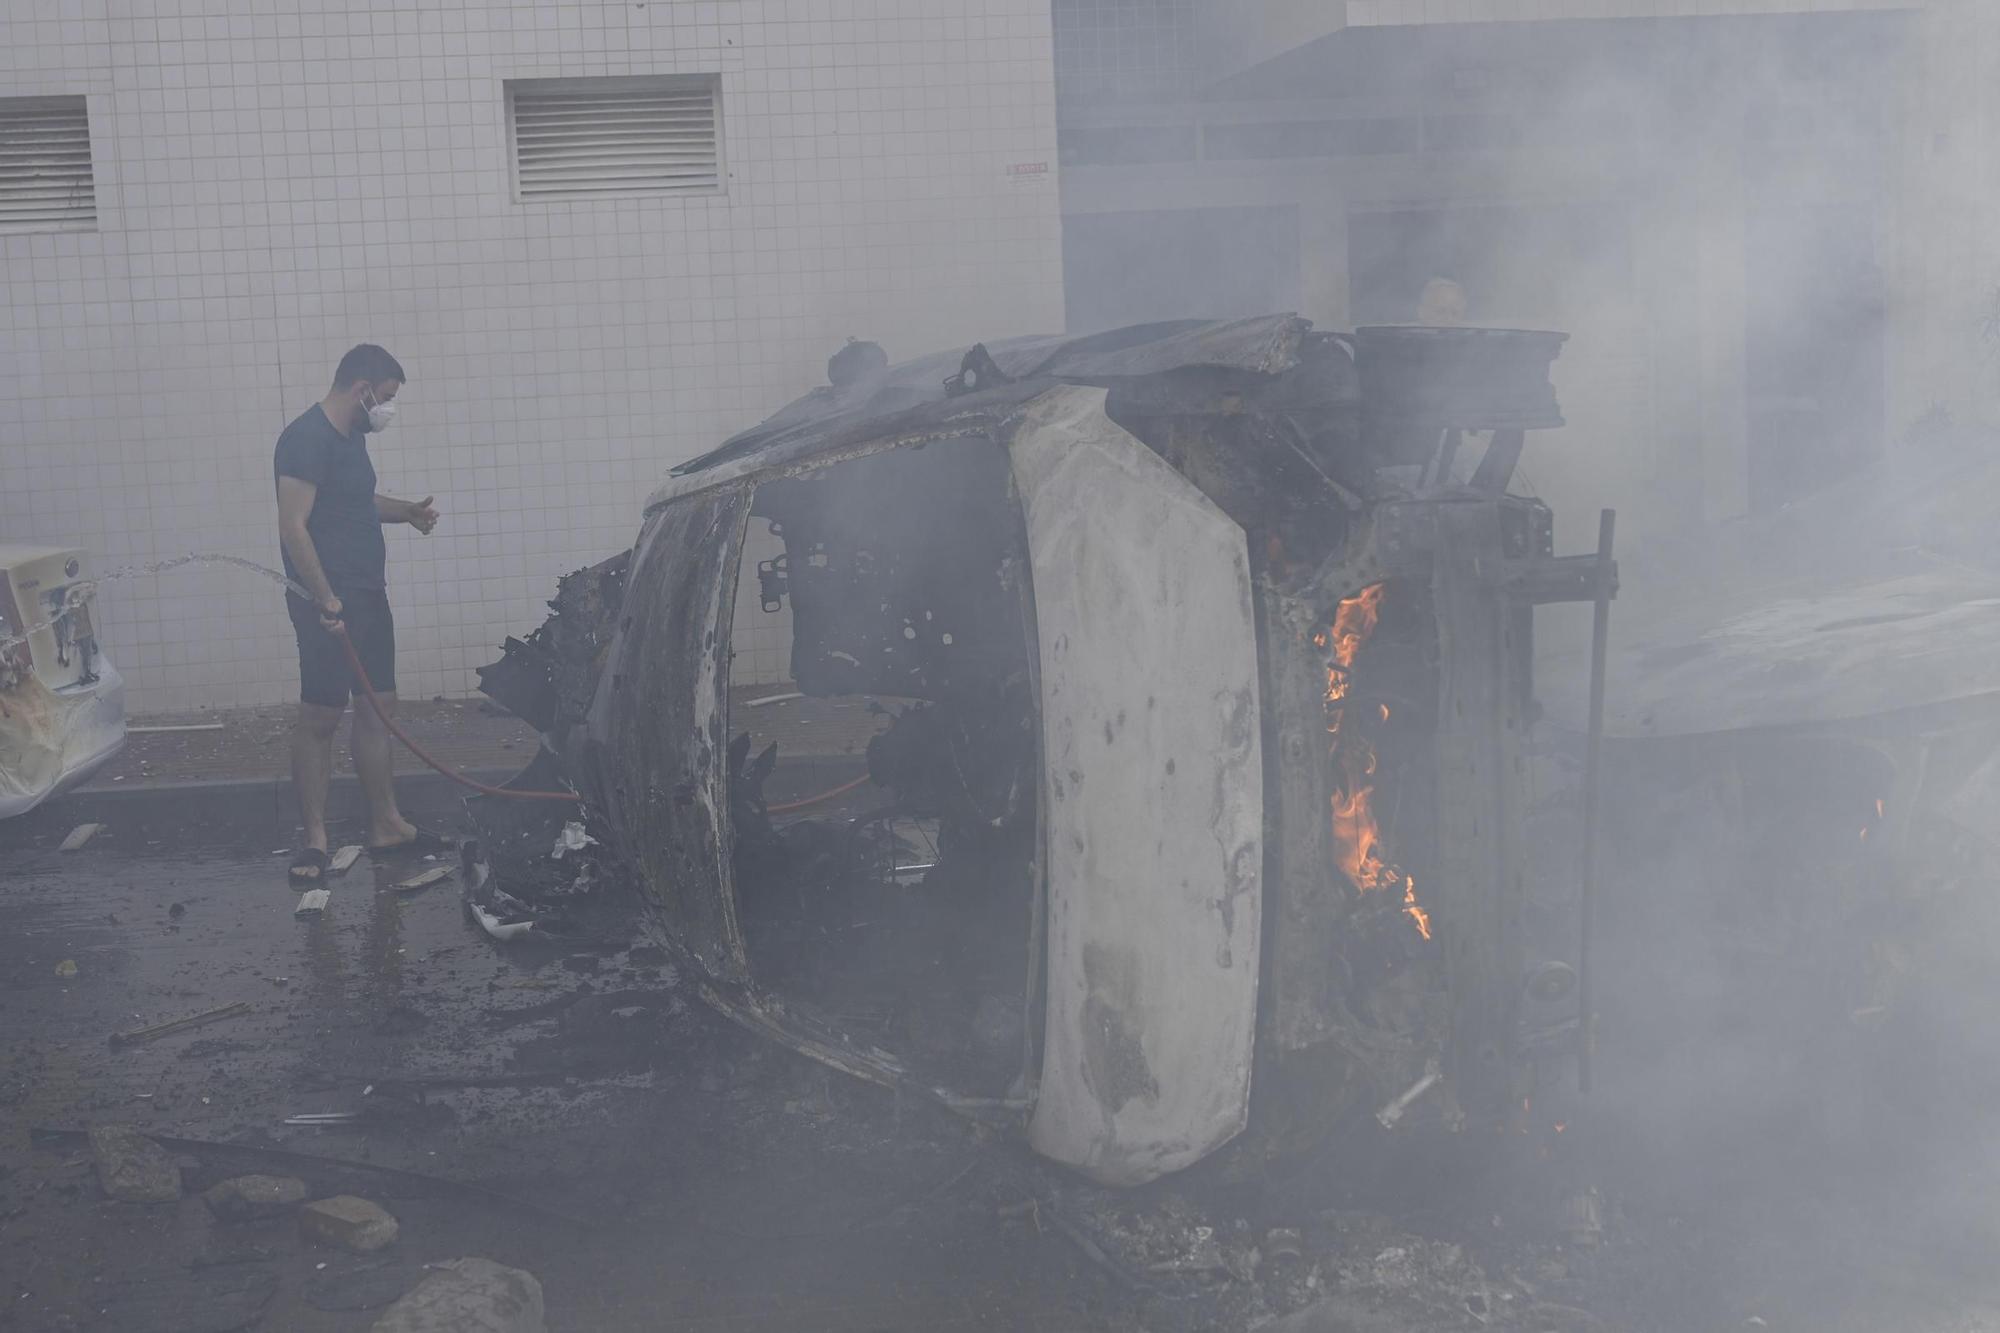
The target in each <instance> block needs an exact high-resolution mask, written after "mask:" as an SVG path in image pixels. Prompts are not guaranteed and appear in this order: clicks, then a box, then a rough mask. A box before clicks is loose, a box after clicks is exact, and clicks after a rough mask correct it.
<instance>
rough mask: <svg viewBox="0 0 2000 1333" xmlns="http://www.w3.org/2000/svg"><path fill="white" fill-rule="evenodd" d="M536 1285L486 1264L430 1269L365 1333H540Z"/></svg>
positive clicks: (463, 1262)
mask: <svg viewBox="0 0 2000 1333" xmlns="http://www.w3.org/2000/svg"><path fill="white" fill-rule="evenodd" d="M546 1327H547V1325H545V1324H544V1323H543V1322H542V1284H541V1283H539V1282H537V1281H536V1280H535V1277H534V1275H533V1274H532V1273H525V1272H522V1271H521V1270H520V1269H518V1268H508V1267H506V1266H505V1265H504V1264H496V1263H494V1262H493V1261H492V1260H491V1259H453V1260H450V1261H448V1262H446V1263H441V1264H438V1265H436V1266H435V1268H434V1270H433V1271H432V1273H431V1275H430V1276H429V1277H427V1278H425V1279H424V1280H423V1281H422V1282H420V1283H418V1284H417V1288H416V1290H415V1291H412V1292H411V1293H410V1294H409V1295H407V1296H405V1297H403V1298H402V1299H401V1300H399V1301H397V1302H396V1303H395V1304H394V1305H392V1306H390V1307H389V1308H388V1309H387V1310H385V1311H384V1312H383V1314H382V1317H381V1318H380V1319H378V1320H376V1321H375V1327H374V1329H373V1330H371V1333H545V1329H546Z"/></svg>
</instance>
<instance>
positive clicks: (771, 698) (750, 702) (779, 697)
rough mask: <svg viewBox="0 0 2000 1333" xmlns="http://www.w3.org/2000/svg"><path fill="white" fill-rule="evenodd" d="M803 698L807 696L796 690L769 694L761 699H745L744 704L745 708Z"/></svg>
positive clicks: (760, 706)
mask: <svg viewBox="0 0 2000 1333" xmlns="http://www.w3.org/2000/svg"><path fill="white" fill-rule="evenodd" d="M803 698H805V695H803V694H800V693H798V692H797V691H796V690H795V691H793V692H792V693H790V694H767V695H765V696H764V697H763V698H761V699H745V700H744V701H743V706H744V707H745V708H762V707H763V706H764V705H765V704H784V703H790V702H791V701H792V700H794V699H803Z"/></svg>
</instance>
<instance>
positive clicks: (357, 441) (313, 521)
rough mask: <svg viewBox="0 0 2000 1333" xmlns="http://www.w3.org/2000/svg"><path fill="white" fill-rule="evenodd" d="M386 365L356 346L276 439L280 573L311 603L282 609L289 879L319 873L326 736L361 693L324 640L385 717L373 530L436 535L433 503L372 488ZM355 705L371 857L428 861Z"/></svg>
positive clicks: (362, 704) (392, 365)
mask: <svg viewBox="0 0 2000 1333" xmlns="http://www.w3.org/2000/svg"><path fill="white" fill-rule="evenodd" d="M403 380H404V375H403V368H402V366H401V365H399V364H397V362H396V358H395V357H393V356H390V355H389V354H388V353H387V352H386V351H384V350H383V349H381V348H380V347H377V346H375V345H374V344H372V343H363V344H362V345H361V346H359V347H356V348H355V349H354V350H353V351H351V352H349V353H348V354H347V355H346V356H344V357H342V358H341V359H340V368H339V369H338V370H336V371H335V372H334V376H333V388H332V390H330V391H329V392H328V393H327V395H326V397H325V398H324V399H322V400H321V401H320V402H318V403H315V404H314V405H313V406H311V407H309V408H307V409H306V411H305V412H304V413H303V414H302V415H301V416H300V417H299V418H298V420H296V421H294V422H293V423H292V424H291V425H289V426H287V427H285V433H284V434H282V435H280V436H279V437H278V448H277V452H276V456H275V458H274V459H273V463H272V473H273V475H274V477H275V478H276V481H277V488H278V537H279V541H280V543H281V544H282V545H283V547H284V553H285V573H286V574H288V575H290V576H291V578H292V580H293V581H294V582H296V583H301V584H304V585H305V587H306V588H307V589H308V590H309V591H310V592H311V593H312V595H313V599H314V603H315V604H314V605H311V606H308V605H306V604H305V603H304V602H302V601H300V600H299V598H298V596H297V595H296V594H292V595H289V596H287V597H286V599H285V601H286V604H287V606H288V607H289V609H290V611H291V615H292V628H293V629H294V630H295V631H296V632H297V634H298V641H299V716H298V722H297V723H296V725H295V726H294V727H293V729H292V785H293V786H294V787H295V788H296V789H297V790H298V794H299V810H300V813H301V814H302V815H303V816H304V818H305V846H304V847H303V848H302V849H301V850H300V852H299V854H298V855H297V856H296V857H295V858H294V859H293V861H292V867H291V877H292V878H293V879H294V880H301V881H317V880H318V879H320V878H321V877H322V876H323V875H324V874H325V872H326V868H327V854H326V849H327V843H326V794H327V787H328V785H329V784H330V782H331V781H332V777H333V733H334V731H335V730H336V729H337V728H338V727H339V725H340V715H341V714H342V713H343V712H345V711H346V710H347V704H348V700H349V698H350V697H354V696H359V695H360V694H361V692H362V684H361V682H360V680H358V679H357V678H356V677H355V674H354V669H353V667H352V666H351V665H349V663H348V660H347V654H346V652H345V651H344V650H343V649H342V647H341V645H340V641H339V640H338V639H337V638H335V637H334V632H335V631H336V630H342V629H344V630H345V632H346V635H347V638H348V641H349V642H350V643H352V644H353V645H354V652H355V655H356V656H357V657H358V658H360V660H361V666H362V669H363V670H364V671H366V672H367V673H368V680H369V682H370V683H372V684H373V685H374V687H375V693H376V696H377V697H378V698H379V699H380V700H381V701H382V707H383V711H385V712H393V711H394V710H395V707H396V626H395V622H394V620H393V619H392V618H391V616H390V614H389V595H388V591H387V588H388V581H387V579H386V577H385V565H386V563H387V555H388V552H387V547H386V546H385V544H384V542H383V540H382V526H383V525H384V524H387V523H407V524H409V525H410V526H411V527H413V528H415V529H416V530H417V531H418V532H421V533H425V534H429V532H430V530H431V529H432V528H433V527H435V526H436V525H437V518H438V516H437V510H435V509H433V508H432V507H431V498H430V497H429V496H425V497H424V498H423V499H421V500H397V499H393V498H391V497H390V496H387V495H381V494H378V493H377V492H376V490H375V465H374V464H373V463H372V462H370V461H369V458H368V436H369V435H370V434H375V433H380V432H381V431H383V430H386V429H388V426H389V423H390V422H391V421H392V420H394V419H395V415H396V394H397V392H398V391H399V390H400V389H401V388H402V387H403ZM354 702H355V707H354V731H353V736H352V744H353V749H354V772H355V775H356V776H357V777H359V778H360V779H361V793H362V795H363V797H365V798H366V800H367V802H368V835H367V843H368V848H369V850H370V851H374V852H386V851H396V850H405V849H413V850H425V851H435V850H438V848H439V847H441V846H442V844H441V842H440V841H439V840H438V839H437V837H436V836H435V835H433V834H429V833H425V832H423V831H422V830H420V829H418V828H417V827H416V826H415V825H414V824H412V823H410V821H409V820H407V819H405V818H403V813H402V811H400V810H398V809H397V808H396V790H395V785H394V783H393V781H392V777H391V774H392V769H391V759H390V751H389V732H388V729H387V728H386V727H384V726H383V725H382V720H381V719H380V718H378V717H376V716H375V714H374V712H373V711H372V710H371V709H370V708H369V707H368V705H367V702H366V700H364V699H361V698H358V697H356V698H355V700H354Z"/></svg>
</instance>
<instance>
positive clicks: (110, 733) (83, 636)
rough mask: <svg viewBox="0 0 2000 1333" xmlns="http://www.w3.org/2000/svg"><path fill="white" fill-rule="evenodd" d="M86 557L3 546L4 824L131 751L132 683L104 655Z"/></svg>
mask: <svg viewBox="0 0 2000 1333" xmlns="http://www.w3.org/2000/svg"><path fill="white" fill-rule="evenodd" d="M91 602H92V597H91V588H90V583H89V578H88V576H87V574H86V573H85V563H84V553H83V552H82V551H78V550H70V549H65V548H63V547H57V546H21V545H4V544H0V819H9V818H12V817H13V816H15V815H22V814H26V813H27V812H28V811H30V810H32V809H34V808H35V807H36V806H38V805H40V804H41V803H42V802H43V801H46V800H48V799H49V798H50V797H51V796H57V795H60V794H61V793H63V792H65V791H68V790H69V789H70V788H71V787H74V786H76V785H77V784H78V783H80V782H83V781H85V780H87V779H88V778H89V777H90V775H91V774H93V773H95V772H96V771H97V770H98V769H99V768H101V767H102V766H103V765H104V763H105V761H106V760H108V759H110V758H111V756H112V755H114V754H117V753H118V751H119V749H120V748H121V747H123V746H124V744H125V681H124V678H123V677H121V676H120V675H119V674H118V672H117V670H116V669H115V668H113V667H112V665H111V663H110V661H109V660H108V659H106V658H105V656H104V654H103V653H101V652H100V651H99V650H98V647H97V627H96V622H95V620H94V618H93V616H92V614H91V612H92V607H91Z"/></svg>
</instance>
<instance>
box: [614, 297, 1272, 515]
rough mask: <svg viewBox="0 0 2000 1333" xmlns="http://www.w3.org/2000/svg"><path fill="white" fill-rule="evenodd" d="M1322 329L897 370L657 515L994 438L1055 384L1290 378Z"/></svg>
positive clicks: (777, 432) (997, 352)
mask: <svg viewBox="0 0 2000 1333" xmlns="http://www.w3.org/2000/svg"><path fill="white" fill-rule="evenodd" d="M1311 328H1312V324H1311V322H1310V321H1309V320H1305V319H1301V318H1300V317H1299V316H1297V315H1292V314H1279V315H1260V316H1257V317H1255V318H1250V319H1235V320H1176V321H1172V322H1169V323H1163V324H1141V325H1137V326H1134V327H1132V328H1124V329H1115V330H1112V331H1111V332H1108V333H1096V334H1087V335H1083V336H1073V335H1066V334H1065V335H1043V336H1032V337H1023V338H1009V339H1005V340H1003V341H998V342H993V343H984V344H980V345H978V346H976V347H974V348H971V349H968V350H966V351H954V352H940V353H933V354H931V355H929V356H922V357H918V358H916V359H915V360H911V361H905V362H902V363H901V364H899V365H895V366H891V367H889V369H888V371H887V372H886V374H885V375H884V376H883V377H882V378H880V379H879V380H876V381H875V382H874V383H872V384H870V385H869V386H868V389H867V392H866V393H865V394H856V393H852V392H843V391H842V390H839V389H836V388H834V387H832V386H822V387H820V388H817V389H814V390H813V391H812V392H811V393H808V394H806V395H805V396H804V397H802V398H798V399H796V400H794V401H793V402H791V403H789V404H787V405H786V406H785V407H784V408H782V409H781V410H779V411H778V412H777V413H775V414H774V415H772V416H771V417H769V418H767V419H766V420H764V421H762V422H760V423H759V424H758V425H756V426H753V427H751V428H750V429H749V430H746V431H743V432H741V433H740V434H738V435H735V436H732V437H731V438H730V439H728V440H726V441H724V442H723V444H722V445H720V446H719V447H717V448H715V449H712V450H710V451H709V452H708V453H705V454H703V455H701V456H700V457H699V458H694V459H691V460H689V461H688V462H686V463H683V464H681V465H680V466H679V467H677V468H675V469H673V472H672V474H671V475H670V477H669V478H668V480H667V481H666V483H665V484H663V485H662V486H661V487H660V488H659V489H658V490H657V491H655V492H654V493H653V495H652V497H651V498H650V499H649V500H648V501H647V508H648V509H649V510H650V509H653V508H656V507H658V506H659V505H661V504H663V503H665V502H666V501H668V500H671V499H673V498H674V497H675V496H678V495H685V494H688V493H690V492H693V491H698V490H703V489H706V488H707V487H708V486H710V485H713V484H716V483H717V482H719V481H722V480H724V479H726V478H728V477H735V476H741V475H744V474H746V473H750V472H759V471H765V470H769V469H773V468H781V467H786V466H790V465H793V464H797V463H803V462H808V461H810V460H813V459H815V458H820V457H825V456H832V455H837V454H839V453H840V452H841V451H842V450H843V449H845V448H848V447H852V446H858V445H862V444H865V443H867V442H869V441H873V440H882V439H886V438H902V439H908V440H910V441H911V442H916V441H920V440H930V439H950V438H954V437H959V436H964V435H971V434H979V433H984V431H985V430H986V429H987V428H988V427H989V426H990V425H991V424H992V423H993V422H994V421H996V420H998V419H999V418H1002V417H1004V416H1006V415H1008V414H1009V413H1011V412H1012V411H1013V410H1014V409H1015V408H1017V407H1019V406H1020V405H1021V404H1023V403H1025V402H1027V401H1029V400H1030V399H1032V398H1034V397H1035V396H1036V395H1037V394H1038V393H1040V392H1042V391H1043V390H1044V389H1046V388H1048V386H1049V385H1050V384H1052V383H1067V384H1096V385H1108V384H1113V383H1116V382H1118V381H1121V380H1132V379H1139V378H1144V377H1146V376H1152V375H1162V374H1166V373H1169V372H1172V371H1178V370H1194V369H1207V370H1223V371H1236V372H1243V373H1249V374H1254V375H1264V376H1278V375H1282V374H1284V373H1285V372H1286V371H1288V370H1291V369H1292V368H1293V367H1295V366H1296V365H1298V362H1299V351H1300V347H1301V345H1302V344H1303V343H1304V340H1305V338H1306V337H1307V335H1308V333H1309V332H1310V330H1311ZM982 353H983V354H984V357H985V358H987V359H988V364H989V365H990V372H989V373H988V374H987V375H985V376H983V377H981V378H982V379H983V381H985V382H981V383H979V385H978V387H977V388H973V387H971V386H970V384H967V383H965V382H964V381H960V380H959V376H960V375H962V374H963V373H964V372H965V371H966V370H967V369H968V367H971V366H972V365H974V363H975V362H976V361H977V360H978V359H979V358H980V357H981V354H982ZM992 372H997V373H992Z"/></svg>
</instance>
